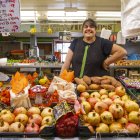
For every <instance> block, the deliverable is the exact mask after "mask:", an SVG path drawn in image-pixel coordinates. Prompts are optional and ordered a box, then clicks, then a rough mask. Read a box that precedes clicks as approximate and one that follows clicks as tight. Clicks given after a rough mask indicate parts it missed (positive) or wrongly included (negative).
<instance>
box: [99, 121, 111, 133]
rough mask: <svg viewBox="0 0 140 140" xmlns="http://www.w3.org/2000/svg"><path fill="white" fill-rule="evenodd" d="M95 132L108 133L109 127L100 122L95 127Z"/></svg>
mask: <svg viewBox="0 0 140 140" xmlns="http://www.w3.org/2000/svg"><path fill="white" fill-rule="evenodd" d="M96 132H97V133H109V127H108V125H107V124H105V123H100V124H99V126H98V127H96Z"/></svg>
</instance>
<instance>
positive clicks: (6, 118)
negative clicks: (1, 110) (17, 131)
mask: <svg viewBox="0 0 140 140" xmlns="http://www.w3.org/2000/svg"><path fill="white" fill-rule="evenodd" d="M0 119H1V120H3V121H4V122H7V123H9V124H11V123H13V122H14V120H15V115H14V114H13V113H6V114H2V115H1V117H0Z"/></svg>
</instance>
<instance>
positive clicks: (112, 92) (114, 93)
mask: <svg viewBox="0 0 140 140" xmlns="http://www.w3.org/2000/svg"><path fill="white" fill-rule="evenodd" d="M114 95H116V92H115V91H111V92H109V93H108V96H109V98H111V97H112V96H114Z"/></svg>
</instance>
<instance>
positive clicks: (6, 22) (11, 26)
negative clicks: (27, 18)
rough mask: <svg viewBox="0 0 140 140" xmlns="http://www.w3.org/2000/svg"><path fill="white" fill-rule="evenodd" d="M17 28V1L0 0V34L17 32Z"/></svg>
mask: <svg viewBox="0 0 140 140" xmlns="http://www.w3.org/2000/svg"><path fill="white" fill-rule="evenodd" d="M19 27H20V3H19V0H0V33H3V32H4V33H5V32H18V31H19Z"/></svg>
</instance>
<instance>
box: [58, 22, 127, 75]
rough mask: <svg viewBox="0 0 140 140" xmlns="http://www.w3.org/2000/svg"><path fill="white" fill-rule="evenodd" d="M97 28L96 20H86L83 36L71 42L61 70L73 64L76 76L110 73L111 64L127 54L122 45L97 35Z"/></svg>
mask: <svg viewBox="0 0 140 140" xmlns="http://www.w3.org/2000/svg"><path fill="white" fill-rule="evenodd" d="M96 28H97V25H96V22H95V21H94V20H92V19H87V20H85V21H84V23H83V26H82V31H83V37H82V38H78V39H74V40H73V42H72V43H71V45H70V47H69V50H68V54H67V56H66V60H65V62H64V64H63V66H62V69H61V72H62V71H63V70H64V69H69V67H70V65H71V64H72V70H74V75H75V77H83V75H87V76H90V77H91V76H103V75H109V72H108V67H109V65H110V64H112V63H114V62H116V61H118V60H120V59H122V58H123V57H124V56H125V55H126V54H127V52H126V50H125V49H123V48H122V47H121V46H118V45H116V44H113V42H111V41H109V40H107V39H104V38H101V37H98V36H96Z"/></svg>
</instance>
